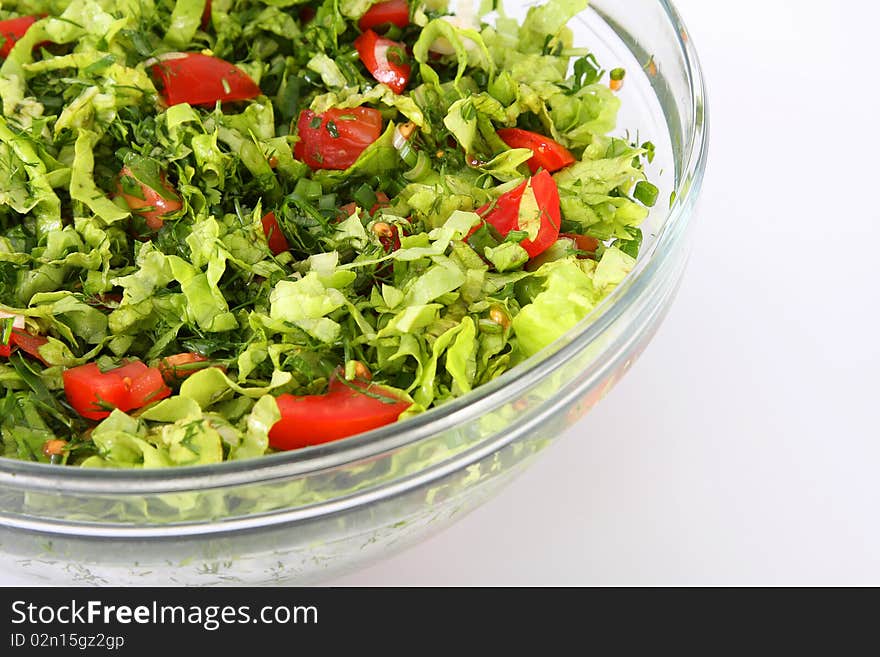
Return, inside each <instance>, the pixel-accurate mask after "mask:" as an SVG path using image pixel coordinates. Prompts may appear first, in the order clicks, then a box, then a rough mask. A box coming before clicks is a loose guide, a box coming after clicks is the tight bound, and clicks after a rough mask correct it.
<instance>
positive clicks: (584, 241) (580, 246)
mask: <svg viewBox="0 0 880 657" xmlns="http://www.w3.org/2000/svg"><path fill="white" fill-rule="evenodd" d="M559 238H560V239H562V238H565V239H567V240H571V241H572V242H573V243H574V248H576V249H577V250H578V251H586V252H587V253H595V252H596V249H598V248H599V240H597V239H596V238H595V237H590V236H589V235H576V234H574V233H560V235H559ZM578 257H581V258H586V257H587V256H578Z"/></svg>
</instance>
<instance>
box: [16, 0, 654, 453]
mask: <svg viewBox="0 0 880 657" xmlns="http://www.w3.org/2000/svg"><path fill="white" fill-rule="evenodd" d="M586 5H587V0H550V1H549V2H547V3H546V4H543V5H541V6H538V7H533V8H531V9H530V10H529V12H528V15H527V17H526V18H525V20H523V21H521V22H520V21H517V20H515V19H513V18H511V17H508V16H507V15H506V14H505V12H504V10H503V8H502V7H501V5H500V4H498V3H497V2H484V5H483V6H482V7H481V9H480V12H478V14H474V13H473V10H470V11H467V10H466V9H465V8H464V7H459V8H458V9H457V10H455V11H454V12H453V11H451V10H450V8H449V7H448V6H447V3H446V1H445V0H384V1H381V2H375V1H374V0H324V1H323V2H322V1H319V0H309V1H305V2H303V1H301V0H213V1H212V0H207V1H205V0H177V1H174V0H122V1H116V0H113V1H110V0H73V1H71V0H17V1H16V0H12V1H11V2H9V1H6V2H3V3H2V5H0V100H2V104H3V116H2V118H0V436H2V441H0V455H2V456H5V457H8V458H17V459H24V460H31V461H40V462H48V463H54V464H59V465H61V464H64V465H73V466H85V467H147V468H154V467H169V466H181V465H195V464H207V463H216V462H220V461H224V460H237V459H247V458H253V457H257V456H261V455H264V454H267V453H271V452H274V451H278V450H291V449H299V448H303V447H306V446H309V445H315V444H319V443H324V442H328V441H332V440H338V439H342V438H345V437H348V436H351V435H354V434H357V433H361V432H363V431H367V430H370V429H374V428H377V427H380V426H383V425H386V424H389V423H392V422H395V421H397V420H399V419H403V418H406V417H409V416H411V415H414V414H417V413H420V412H423V411H425V410H426V409H429V408H431V407H434V406H438V405H441V404H443V403H445V402H447V401H449V400H450V399H453V398H456V397H459V396H461V395H465V394H467V393H468V392H470V391H471V390H472V389H474V388H475V387H476V386H479V385H481V384H484V383H486V382H487V381H490V380H491V379H493V378H495V377H497V376H499V375H501V374H502V373H504V372H505V371H507V370H508V369H510V368H511V367H513V366H515V365H516V364H517V363H519V362H521V361H523V360H524V359H526V358H529V357H531V356H533V355H535V354H537V353H538V352H540V351H541V350H542V349H543V348H544V347H546V346H548V345H549V344H550V343H552V342H553V341H554V340H556V339H557V338H559V337H560V336H562V335H563V334H564V333H565V332H566V331H568V330H569V329H570V328H572V327H573V326H575V325H576V324H577V323H578V322H580V321H581V320H582V319H583V318H585V317H586V316H587V315H588V314H589V313H590V312H591V311H592V310H593V309H594V308H595V306H596V305H597V304H598V303H599V302H600V301H601V300H602V299H603V298H604V297H605V296H606V295H607V294H608V293H609V292H610V291H611V290H612V289H613V288H614V287H615V286H616V285H618V284H619V283H620V282H621V281H622V280H623V279H624V277H625V276H626V275H627V273H628V272H629V271H630V270H631V269H632V267H633V265H634V263H635V258H636V256H637V254H638V250H639V247H640V244H641V231H640V229H639V225H640V224H641V222H642V221H643V220H644V219H645V218H646V217H647V215H648V212H649V210H648V208H650V207H651V206H653V205H654V203H655V202H656V200H657V196H658V190H657V188H656V187H655V186H654V185H652V184H651V183H650V182H648V181H647V179H646V176H645V173H644V171H643V169H644V166H645V163H646V162H650V161H651V159H652V157H653V153H654V148H653V146H652V145H651V144H650V143H642V144H640V143H638V142H633V141H631V140H630V139H621V138H616V137H610V136H608V135H609V133H610V132H611V131H613V130H614V129H615V122H616V115H617V111H618V108H619V106H620V100H619V98H618V96H617V94H616V92H617V91H618V90H619V89H620V87H621V85H622V84H623V80H624V72H623V71H622V70H620V69H615V70H612V71H610V72H606V71H604V70H603V69H602V68H601V67H600V65H599V63H598V62H597V61H596V58H595V57H594V56H593V55H592V54H591V53H590V52H589V51H588V50H585V49H582V48H575V47H573V43H572V33H571V31H570V29H569V28H568V27H567V26H566V25H567V23H568V22H569V21H570V19H571V18H572V17H574V16H575V15H576V14H578V13H579V12H581V11H583V10H584V9H585V8H586Z"/></svg>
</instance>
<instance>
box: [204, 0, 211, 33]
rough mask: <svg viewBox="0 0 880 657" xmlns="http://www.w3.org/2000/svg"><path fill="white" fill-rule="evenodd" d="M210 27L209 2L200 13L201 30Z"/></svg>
mask: <svg viewBox="0 0 880 657" xmlns="http://www.w3.org/2000/svg"><path fill="white" fill-rule="evenodd" d="M210 25H211V0H208V1H207V2H206V3H205V9H204V11H202V30H207V29H208V26H210Z"/></svg>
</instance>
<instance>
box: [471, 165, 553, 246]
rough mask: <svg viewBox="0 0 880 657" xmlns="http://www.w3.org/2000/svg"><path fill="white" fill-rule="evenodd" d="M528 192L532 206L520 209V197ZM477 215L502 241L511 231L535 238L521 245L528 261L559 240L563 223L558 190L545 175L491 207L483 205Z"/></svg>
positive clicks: (519, 188)
mask: <svg viewBox="0 0 880 657" xmlns="http://www.w3.org/2000/svg"><path fill="white" fill-rule="evenodd" d="M529 189H530V190H531V191H530V192H529V196H532V195H533V197H534V202H530V203H528V204H527V205H526V206H523V197H524V196H526V194H527V191H528V190H529ZM477 212H478V213H479V215H480V216H481V217H483V219H484V221H486V222H487V223H488V224H490V225H491V226H492V227H493V228H495V230H497V231H498V232H499V233H501V235H502V237H505V236H507V234H508V233H510V231H513V230H522V231H527V232H528V233H529V234H530V235H532V234H534V237H529V238H527V239H525V240H523V241H522V242H520V246H522V248H524V249H525V250H526V252H527V253H528V254H529V257H530V258H534V257H535V256H537V255H539V254H541V253H543V252H544V251H546V250H547V249H548V248H550V246H551V245H552V244H553V243H554V242H556V240H557V239H558V238H559V226H560V224H561V223H562V214H561V212H560V210H559V190H558V189H557V188H556V182H555V181H554V180H553V178H552V177H551V176H550V174H549V173H547V171H542V172H541V173H539V174H538V175H536V176H532V177H531V178H530V179H529V180H527V181H526V182H524V183H523V184H522V185H520V186H519V187H517V188H516V189H514V190H512V191H509V192H507V193H506V194H502V195H501V196H499V197H498V200H497V201H496V202H495V206H494V207H492V206H491V205H484V206H483V207H482V208H480V209H479V210H478V211H477Z"/></svg>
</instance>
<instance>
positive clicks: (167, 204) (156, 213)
mask: <svg viewBox="0 0 880 657" xmlns="http://www.w3.org/2000/svg"><path fill="white" fill-rule="evenodd" d="M119 177H120V179H121V178H129V179H131V180H135V181H136V182H137V183H138V185H139V186H140V188H141V196H143V198H138V196H136V195H134V194H126V193H125V192H123V191H122V182H121V180H120V182H119V184H118V185H117V187H116V194H117V196H121V197H122V198H123V199H125V202H126V204H127V205H128V208H129V209H130V210H131V211H132V212H133V213H135V214H138V215H140V216H142V217H143V218H144V221H146V223H147V227H148V228H150V229H151V230H159V229H160V228H161V227H162V224H163V223H164V219H163V218H164V217H165V216H166V215H169V214H171V213H173V212H177V211H178V210H180V208H182V207H183V203H182V202H181V201H180V198H179V197H178V196H177V192H176V191H175V189H174V188H173V187H172V186H171V185H170V184H168V183H167V182H166V181H165V177H164V174H163V176H162V186H163V189H162V190H155V189H153V188H152V187H150V186H149V185H145V184H144V183H142V182H140V181H138V180H137V179H136V178H134V175H133V174H132V172H131V169H129V168H128V167H127V166H124V167H122V171H120V172H119Z"/></svg>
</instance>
